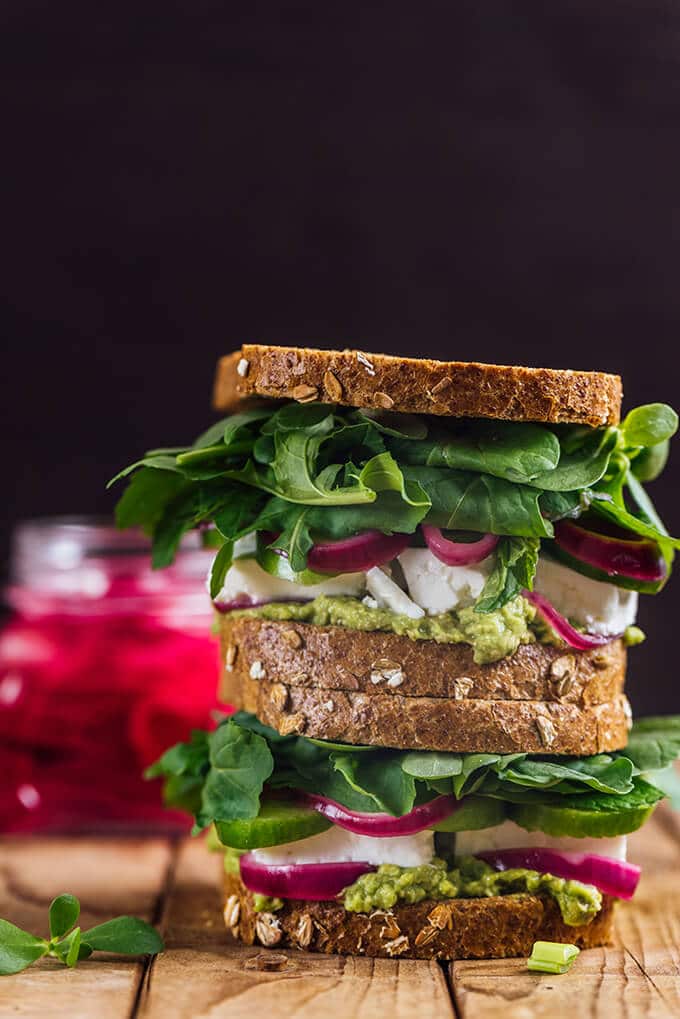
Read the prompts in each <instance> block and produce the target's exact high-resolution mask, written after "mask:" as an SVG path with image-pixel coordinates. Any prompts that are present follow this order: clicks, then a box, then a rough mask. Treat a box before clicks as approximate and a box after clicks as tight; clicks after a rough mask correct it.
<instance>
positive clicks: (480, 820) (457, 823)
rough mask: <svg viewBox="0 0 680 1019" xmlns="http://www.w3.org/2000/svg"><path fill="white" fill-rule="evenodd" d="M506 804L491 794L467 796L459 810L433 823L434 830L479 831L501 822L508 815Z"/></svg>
mask: <svg viewBox="0 0 680 1019" xmlns="http://www.w3.org/2000/svg"><path fill="white" fill-rule="evenodd" d="M505 810H506V804H505V803H503V801H502V800H493V799H491V798H490V797H489V796H466V797H465V799H464V800H463V802H462V804H461V805H460V807H458V810H454V812H453V813H452V814H449V816H448V817H445V818H444V820H443V821H438V822H437V824H433V825H432V828H433V830H434V831H478V830H479V829H480V828H491V827H493V825H495V824H501V823H502V822H503V821H504V820H505V817H506V813H505Z"/></svg>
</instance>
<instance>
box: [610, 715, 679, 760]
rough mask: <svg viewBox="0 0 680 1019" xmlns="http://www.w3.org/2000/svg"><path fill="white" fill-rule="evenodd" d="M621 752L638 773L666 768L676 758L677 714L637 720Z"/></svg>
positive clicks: (677, 745)
mask: <svg viewBox="0 0 680 1019" xmlns="http://www.w3.org/2000/svg"><path fill="white" fill-rule="evenodd" d="M621 753H622V754H625V756H626V757H627V758H628V759H629V760H630V761H632V762H633V764H634V765H635V767H636V768H637V769H638V771H656V770H657V769H660V768H666V767H667V766H668V765H669V764H671V763H672V762H673V761H675V760H676V759H677V758H678V757H680V715H669V716H667V717H665V718H664V717H650V718H639V719H637V721H636V722H635V723H634V725H633V728H632V729H631V731H630V733H629V736H628V745H627V746H626V749H625V750H622V751H621Z"/></svg>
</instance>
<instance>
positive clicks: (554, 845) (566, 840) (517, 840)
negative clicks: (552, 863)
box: [456, 821, 627, 861]
mask: <svg viewBox="0 0 680 1019" xmlns="http://www.w3.org/2000/svg"><path fill="white" fill-rule="evenodd" d="M626 845H627V843H626V836H625V835H620V836H618V837H617V838H609V839H577V838H571V837H569V836H562V837H561V838H556V837H554V836H552V835H545V834H544V833H543V832H542V831H525V830H524V828H520V826H519V825H518V824H515V822H514V821H503V823H502V824H497V825H494V827H492V828H483V829H481V830H480V831H461V832H457V833H456V856H474V855H475V854H476V853H484V852H489V851H491V850H493V849H526V848H531V849H556V850H557V851H558V852H563V853H594V854H595V855H596V856H607V857H609V859H611V860H622V861H625V859H626Z"/></svg>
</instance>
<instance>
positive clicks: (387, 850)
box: [253, 825, 434, 867]
mask: <svg viewBox="0 0 680 1019" xmlns="http://www.w3.org/2000/svg"><path fill="white" fill-rule="evenodd" d="M433 856H434V832H431V831H421V832H418V833H417V834H416V835H396V836H394V837H392V838H373V837H372V836H370V835H355V834H354V832H351V831H345V829H344V828H339V827H338V826H337V825H333V827H332V828H329V829H328V831H324V832H321V834H320V835H312V836H311V837H310V838H307V839H299V840H298V841H297V842H287V843H286V844H285V845H283V846H272V847H271V848H270V849H254V850H253V857H254V858H255V860H257V862H258V863H264V864H269V865H272V866H275V865H276V864H286V863H344V862H352V861H361V862H363V863H372V864H375V865H376V866H379V865H380V864H381V863H396V864H397V865H398V866H400V867H418V866H420V864H423V863H430V862H431V860H432V857H433Z"/></svg>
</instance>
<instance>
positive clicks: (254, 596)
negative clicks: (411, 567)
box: [208, 559, 366, 605]
mask: <svg viewBox="0 0 680 1019" xmlns="http://www.w3.org/2000/svg"><path fill="white" fill-rule="evenodd" d="M209 583H210V581H209V579H208V585H209ZM365 587H366V583H365V577H364V574H363V573H342V574H340V576H338V577H329V578H328V580H324V581H323V582H322V583H320V584H294V583H293V582H292V581H290V580H280V579H279V578H278V577H272V576H271V575H270V574H269V573H267V572H266V571H265V570H263V569H262V567H261V566H260V565H259V563H258V562H257V561H256V560H255V559H237V560H236V561H235V562H234V564H233V565H232V566H231V567H230V568H229V570H228V571H227V575H226V577H225V578H224V585H223V587H222V590H221V591H220V593H219V594H218V595H217V598H216V599H215V601H216V602H218V603H221V604H227V603H229V602H234V601H238V602H243V603H244V604H246V605H247V604H248V603H254V602H268V601H296V600H297V601H310V600H311V599H312V598H316V597H318V595H320V594H328V595H337V594H345V595H352V596H353V597H359V596H360V595H361V594H363V592H364V590H365Z"/></svg>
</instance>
